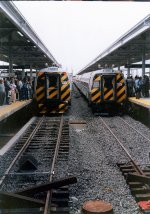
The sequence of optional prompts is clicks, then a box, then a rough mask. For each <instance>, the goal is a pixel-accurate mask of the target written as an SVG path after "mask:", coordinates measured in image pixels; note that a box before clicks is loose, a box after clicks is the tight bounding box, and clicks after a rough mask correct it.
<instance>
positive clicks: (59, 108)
mask: <svg viewBox="0 0 150 214" xmlns="http://www.w3.org/2000/svg"><path fill="white" fill-rule="evenodd" d="M67 109H68V106H67V103H61V104H59V105H58V106H56V107H55V108H53V109H51V110H49V111H48V113H49V114H54V113H59V114H63V113H65V112H66V110H67Z"/></svg>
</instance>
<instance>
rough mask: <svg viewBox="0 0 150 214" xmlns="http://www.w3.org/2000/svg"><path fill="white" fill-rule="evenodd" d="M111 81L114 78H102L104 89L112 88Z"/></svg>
mask: <svg viewBox="0 0 150 214" xmlns="http://www.w3.org/2000/svg"><path fill="white" fill-rule="evenodd" d="M113 79H114V77H104V87H105V88H108V89H111V88H113Z"/></svg>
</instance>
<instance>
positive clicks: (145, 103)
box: [128, 97, 150, 109]
mask: <svg viewBox="0 0 150 214" xmlns="http://www.w3.org/2000/svg"><path fill="white" fill-rule="evenodd" d="M128 100H129V101H130V102H131V103H135V104H137V105H139V106H142V107H145V108H148V109H150V97H149V98H140V99H136V98H135V97H129V98H128Z"/></svg>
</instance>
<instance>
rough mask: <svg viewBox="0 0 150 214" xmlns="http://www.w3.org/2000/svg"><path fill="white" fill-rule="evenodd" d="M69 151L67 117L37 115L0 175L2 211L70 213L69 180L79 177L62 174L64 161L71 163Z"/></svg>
mask: <svg viewBox="0 0 150 214" xmlns="http://www.w3.org/2000/svg"><path fill="white" fill-rule="evenodd" d="M68 154H69V123H68V119H67V118H64V117H63V116H62V117H61V118H57V117H56V118H48V117H44V116H43V117H42V118H37V120H36V121H35V123H34V124H32V125H31V126H30V127H29V129H28V130H27V132H26V134H25V135H24V136H23V137H22V138H21V139H20V140H19V142H18V143H17V144H16V146H15V148H14V157H12V158H11V161H10V163H9V164H8V166H7V169H6V171H5V172H4V173H3V175H2V177H1V178H0V187H1V194H0V199H1V200H0V207H1V208H2V211H3V213H14V212H15V213H20V212H21V213H26V212H27V210H30V213H34V212H36V213H43V214H48V213H58V212H59V213H62V214H67V213H69V208H68V200H69V192H68V184H70V183H74V182H76V179H75V178H66V179H64V177H61V176H62V174H63V173H62V172H61V175H59V171H61V170H62V169H61V167H62V165H63V167H64V168H66V166H65V165H68V163H67V161H68ZM60 163H61V164H60ZM62 163H63V164H62ZM59 165H60V166H59ZM55 168H57V170H55ZM65 173H66V174H65ZM65 173H64V174H63V176H66V175H67V172H66V171H65ZM60 177H61V179H60ZM62 178H63V179H62ZM58 179H59V180H58ZM45 182H46V184H45ZM53 186H54V187H55V186H57V189H56V188H55V189H54V190H53V188H52V187H53ZM18 200H19V201H20V204H22V205H18ZM12 201H13V202H12Z"/></svg>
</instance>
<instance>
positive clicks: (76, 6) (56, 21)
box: [14, 1, 150, 73]
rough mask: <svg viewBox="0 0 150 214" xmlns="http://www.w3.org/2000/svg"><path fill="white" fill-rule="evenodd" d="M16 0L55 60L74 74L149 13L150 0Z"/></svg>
mask: <svg viewBox="0 0 150 214" xmlns="http://www.w3.org/2000/svg"><path fill="white" fill-rule="evenodd" d="M14 3H15V5H16V6H17V7H18V9H19V10H20V11H21V13H22V14H23V16H24V17H25V18H26V20H27V21H28V22H29V24H30V25H31V26H32V28H33V30H35V32H36V33H37V34H38V36H39V37H40V39H41V40H42V41H43V43H44V44H45V45H46V47H47V48H48V49H49V51H50V52H51V54H52V55H53V56H54V57H55V59H56V60H57V61H58V62H59V63H60V64H62V66H63V68H65V69H66V68H67V69H68V70H69V71H71V70H72V69H73V71H74V73H77V72H78V71H79V70H81V69H82V68H83V67H85V66H86V65H87V64H88V63H90V62H91V61H92V60H93V59H94V58H95V57H97V56H98V55H99V54H100V53H101V52H103V51H104V50H105V49H106V48H108V47H109V46H110V45H111V44H112V43H113V42H115V41H116V40H117V39H118V38H119V37H121V36H122V35H123V34H124V33H126V32H127V31H128V30H130V28H132V27H133V26H134V25H135V24H137V23H138V22H139V21H141V20H142V19H143V18H145V17H146V16H147V15H148V14H149V13H150V2H101V1H91V2H90V1H87V2H86V1H84V2H83V1H74V2H73V1H31V2H30V1H15V2H14Z"/></svg>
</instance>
